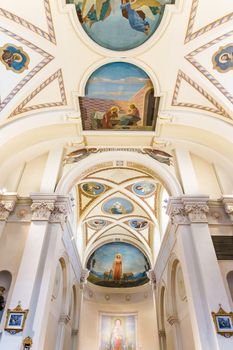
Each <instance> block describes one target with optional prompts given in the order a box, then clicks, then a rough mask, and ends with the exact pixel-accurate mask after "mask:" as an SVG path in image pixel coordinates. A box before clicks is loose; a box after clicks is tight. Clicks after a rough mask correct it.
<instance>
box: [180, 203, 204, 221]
mask: <svg viewBox="0 0 233 350" xmlns="http://www.w3.org/2000/svg"><path fill="white" fill-rule="evenodd" d="M184 209H185V212H186V213H187V215H188V217H189V220H190V221H191V222H207V217H206V214H207V213H208V212H209V207H208V205H207V204H203V203H195V204H194V203H192V204H191V203H190V204H186V205H185V207H184Z"/></svg>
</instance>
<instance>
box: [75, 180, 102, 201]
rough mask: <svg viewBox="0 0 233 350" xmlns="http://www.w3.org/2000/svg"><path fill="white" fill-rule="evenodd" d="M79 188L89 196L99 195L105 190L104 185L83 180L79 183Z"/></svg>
mask: <svg viewBox="0 0 233 350" xmlns="http://www.w3.org/2000/svg"><path fill="white" fill-rule="evenodd" d="M81 189H82V191H83V192H84V193H85V194H87V195H89V196H91V197H96V196H99V195H100V194H102V193H104V192H105V191H106V187H105V186H104V185H103V184H101V183H98V182H85V183H83V184H82V185H81Z"/></svg>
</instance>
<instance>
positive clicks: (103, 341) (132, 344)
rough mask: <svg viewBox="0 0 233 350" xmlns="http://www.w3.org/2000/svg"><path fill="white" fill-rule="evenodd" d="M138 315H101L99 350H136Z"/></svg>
mask: <svg viewBox="0 0 233 350" xmlns="http://www.w3.org/2000/svg"><path fill="white" fill-rule="evenodd" d="M136 335H137V315H136V314H104V313H102V314H100V335H99V339H100V340H99V350H136V349H137V337H136Z"/></svg>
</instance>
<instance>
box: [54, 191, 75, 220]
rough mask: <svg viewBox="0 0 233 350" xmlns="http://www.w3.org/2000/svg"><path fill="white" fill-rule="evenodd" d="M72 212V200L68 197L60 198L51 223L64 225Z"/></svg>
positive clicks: (55, 206)
mask: <svg viewBox="0 0 233 350" xmlns="http://www.w3.org/2000/svg"><path fill="white" fill-rule="evenodd" d="M70 212H71V206H70V199H69V197H67V196H58V198H57V200H56V202H55V205H54V209H53V211H52V213H51V216H50V220H49V221H50V222H51V223H64V222H66V220H67V217H68V215H69V213H70Z"/></svg>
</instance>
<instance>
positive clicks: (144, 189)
mask: <svg viewBox="0 0 233 350" xmlns="http://www.w3.org/2000/svg"><path fill="white" fill-rule="evenodd" d="M132 190H133V192H134V193H135V194H136V195H137V196H140V197H149V196H151V195H152V194H153V193H154V192H155V190H156V185H155V184H154V183H152V182H149V181H141V182H137V183H136V184H134V185H133V186H132Z"/></svg>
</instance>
